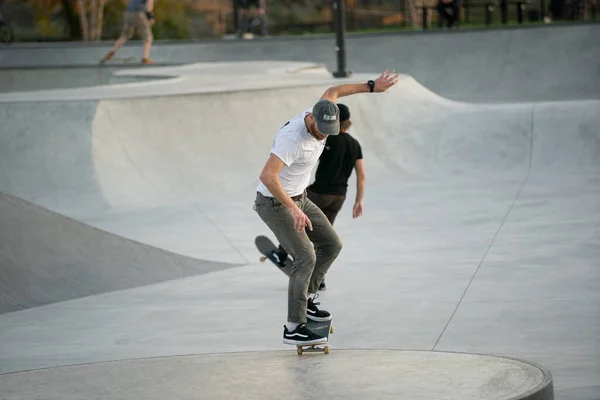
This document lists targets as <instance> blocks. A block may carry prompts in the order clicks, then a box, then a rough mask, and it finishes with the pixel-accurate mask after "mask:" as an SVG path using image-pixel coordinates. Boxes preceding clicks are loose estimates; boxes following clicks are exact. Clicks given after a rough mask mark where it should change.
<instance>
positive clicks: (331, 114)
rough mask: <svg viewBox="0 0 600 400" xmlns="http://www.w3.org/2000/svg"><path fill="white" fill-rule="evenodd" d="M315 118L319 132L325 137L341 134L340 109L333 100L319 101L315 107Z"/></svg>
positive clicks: (313, 111)
mask: <svg viewBox="0 0 600 400" xmlns="http://www.w3.org/2000/svg"><path fill="white" fill-rule="evenodd" d="M312 113H313V116H314V117H315V120H316V121H317V128H319V132H321V133H322V134H324V135H338V134H339V133H340V109H339V108H338V106H337V105H336V104H335V103H334V102H333V101H331V100H326V99H323V100H319V101H318V102H317V104H315V105H314V106H313V110H312Z"/></svg>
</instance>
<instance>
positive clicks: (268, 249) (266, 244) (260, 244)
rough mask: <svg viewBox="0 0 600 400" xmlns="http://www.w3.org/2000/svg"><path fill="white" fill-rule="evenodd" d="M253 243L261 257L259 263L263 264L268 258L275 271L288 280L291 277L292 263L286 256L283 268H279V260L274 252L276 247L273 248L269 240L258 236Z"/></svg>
mask: <svg viewBox="0 0 600 400" xmlns="http://www.w3.org/2000/svg"><path fill="white" fill-rule="evenodd" d="M254 243H255V244H256V247H257V248H258V251H259V252H260V253H261V254H262V255H263V256H262V257H261V258H260V262H265V260H266V259H267V258H268V259H269V260H271V262H272V263H273V264H275V266H276V267H277V269H278V270H280V271H281V272H283V273H284V274H286V275H287V276H288V278H289V277H290V276H292V265H293V262H294V261H293V260H292V259H291V258H290V256H289V255H288V256H287V260H286V261H285V266H284V267H281V266H280V265H279V262H278V261H279V260H278V258H277V256H276V255H275V252H276V251H277V246H275V244H274V243H273V242H272V241H271V239H269V238H268V237H266V236H262V235H260V236H257V237H256V239H254Z"/></svg>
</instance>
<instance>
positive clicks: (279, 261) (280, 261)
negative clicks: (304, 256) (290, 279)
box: [271, 250, 287, 268]
mask: <svg viewBox="0 0 600 400" xmlns="http://www.w3.org/2000/svg"><path fill="white" fill-rule="evenodd" d="M271 256H272V257H273V258H274V259H275V260H276V262H277V265H278V266H279V268H283V267H285V262H286V261H287V257H282V256H281V254H279V253H278V252H277V251H275V250H273V253H271Z"/></svg>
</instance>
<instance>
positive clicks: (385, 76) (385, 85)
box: [373, 69, 400, 93]
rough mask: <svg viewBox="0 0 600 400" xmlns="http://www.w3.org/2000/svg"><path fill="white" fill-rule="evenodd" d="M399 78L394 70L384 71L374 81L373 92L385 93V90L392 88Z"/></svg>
mask: <svg viewBox="0 0 600 400" xmlns="http://www.w3.org/2000/svg"><path fill="white" fill-rule="evenodd" d="M399 76H400V75H399V74H397V73H396V70H393V71H392V72H388V70H387V69H386V70H385V71H383V73H382V74H381V75H379V77H378V78H377V79H376V80H375V88H374V89H373V91H374V92H378V93H381V92H385V91H386V90H388V89H389V88H391V87H392V86H394V85H395V84H396V83H398V78H399Z"/></svg>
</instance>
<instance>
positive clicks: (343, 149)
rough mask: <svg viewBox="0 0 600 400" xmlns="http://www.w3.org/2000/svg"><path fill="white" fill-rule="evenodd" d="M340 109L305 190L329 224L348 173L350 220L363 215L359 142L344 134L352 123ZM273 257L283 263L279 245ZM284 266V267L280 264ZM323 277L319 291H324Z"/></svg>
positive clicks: (346, 111) (362, 166)
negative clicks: (336, 127) (352, 188)
mask: <svg viewBox="0 0 600 400" xmlns="http://www.w3.org/2000/svg"><path fill="white" fill-rule="evenodd" d="M337 106H338V108H339V110H340V134H339V135H335V136H328V137H327V141H326V142H325V149H324V150H323V153H322V154H321V157H320V158H319V165H318V167H317V173H316V176H315V181H314V182H313V183H312V185H310V186H309V187H308V188H307V189H306V194H307V196H308V198H309V199H310V200H311V201H312V202H313V203H315V205H316V206H317V207H319V208H320V209H321V211H323V213H324V214H325V216H326V217H327V219H328V220H329V222H330V223H331V225H333V222H334V221H335V218H336V216H337V214H338V213H339V212H340V210H341V209H342V206H343V205H344V201H345V200H346V192H347V190H348V180H349V179H350V175H352V171H353V170H355V171H356V197H355V200H354V206H353V207H352V218H358V217H360V216H361V215H362V212H363V196H364V193H365V164H364V159H363V154H362V149H361V147H360V143H359V142H358V141H357V140H356V139H355V138H354V137H352V135H350V134H349V133H348V131H349V129H350V126H351V125H352V122H351V120H350V109H349V108H348V106H346V105H345V104H341V103H338V104H337ZM277 256H278V257H279V259H280V260H287V257H288V254H287V252H286V251H285V250H284V248H283V247H282V246H281V245H279V249H278V251H277ZM284 265H285V264H284ZM325 289H326V284H325V278H323V280H322V281H321V284H320V285H319V290H325Z"/></svg>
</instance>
